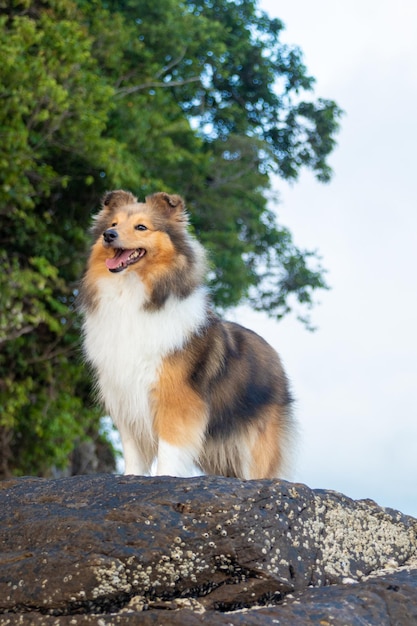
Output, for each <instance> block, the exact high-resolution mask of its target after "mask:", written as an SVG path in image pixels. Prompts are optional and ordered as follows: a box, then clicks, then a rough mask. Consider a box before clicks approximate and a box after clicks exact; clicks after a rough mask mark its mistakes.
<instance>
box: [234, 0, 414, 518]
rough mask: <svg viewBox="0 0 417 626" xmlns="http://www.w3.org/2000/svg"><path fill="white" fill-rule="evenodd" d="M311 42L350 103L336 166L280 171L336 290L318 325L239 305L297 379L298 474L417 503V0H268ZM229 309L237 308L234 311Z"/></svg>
mask: <svg viewBox="0 0 417 626" xmlns="http://www.w3.org/2000/svg"><path fill="white" fill-rule="evenodd" d="M259 6H260V8H262V9H264V10H266V11H267V13H268V14H269V15H270V16H271V17H279V18H280V19H281V20H282V21H283V22H284V24H285V26H286V29H285V33H284V34H283V37H282V40H283V41H284V42H285V43H291V44H296V45H298V46H300V48H301V49H302V50H303V53H304V62H305V64H306V66H307V68H308V71H309V73H310V74H311V75H312V76H314V77H315V78H316V85H315V95H316V96H317V97H324V98H330V99H334V100H335V101H336V102H337V104H338V105H339V106H340V107H341V108H342V109H343V110H344V111H345V114H344V116H343V118H342V120H341V131H340V132H339V134H338V137H337V142H338V147H337V148H336V149H335V151H334V152H333V154H332V156H331V158H330V161H329V162H330V165H331V166H332V168H333V170H334V176H333V179H332V181H331V183H330V184H327V185H323V184H322V183H319V182H317V181H316V180H315V178H314V176H313V175H311V174H310V173H309V172H305V173H303V175H301V177H300V178H299V180H298V181H297V182H296V183H295V184H293V185H289V184H287V183H285V182H283V181H282V180H280V179H276V180H275V181H274V189H275V190H277V191H278V192H279V197H280V202H279V204H278V206H277V207H276V209H275V210H276V211H277V214H278V220H279V222H280V223H281V224H283V225H285V226H288V227H289V228H290V230H291V232H292V233H293V237H294V240H295V243H296V244H297V246H299V247H300V248H306V249H317V250H318V251H319V253H320V255H321V257H322V261H321V262H322V265H323V266H324V267H325V268H326V269H327V270H328V273H327V282H328V283H329V284H330V286H331V290H329V291H325V292H321V293H320V294H318V296H317V299H318V301H319V303H318V304H317V306H315V307H314V309H313V310H312V313H311V316H312V322H313V324H314V325H315V326H316V327H317V330H316V331H315V332H314V333H311V332H309V331H307V330H306V329H305V328H304V326H303V325H302V324H301V323H300V322H298V321H296V319H295V316H291V317H288V318H286V319H285V320H283V321H282V322H279V323H277V322H276V321H274V320H271V319H269V318H267V317H266V316H265V315H263V314H259V313H254V312H251V311H249V310H248V309H242V308H241V309H238V310H237V311H235V312H234V313H233V315H232V319H234V320H235V321H239V322H240V323H242V324H244V325H245V326H248V327H250V328H252V329H253V330H255V331H256V332H258V333H259V334H261V335H262V336H263V337H265V339H267V340H268V341H269V342H270V343H271V344H272V345H273V346H274V347H275V348H276V349H277V350H278V352H279V353H280V355H281V357H282V359H283V361H284V364H285V366H286V369H287V372H288V375H289V377H290V379H291V383H292V389H293V394H294V396H295V398H296V403H295V415H296V417H297V420H298V424H299V443H298V446H297V455H296V462H295V465H294V470H293V473H292V474H291V476H290V478H291V479H292V480H294V481H296V482H302V483H305V484H307V485H308V486H309V487H312V488H320V489H333V490H336V491H340V492H342V493H344V494H345V495H347V496H349V497H351V498H354V499H359V498H370V499H373V500H375V501H376V502H377V503H378V504H380V505H381V506H386V507H391V508H394V509H399V510H401V511H402V512H403V513H407V514H410V515H414V516H416V517H417V329H416V326H417V278H416V273H417V211H416V204H417V203H416V187H417V122H416V115H417V3H416V2H415V0H395V1H394V0H367V1H366V2H363V0H349V1H348V0H339V1H338V2H335V1H334V0H314V2H311V0H286V1H279V0H261V1H260V3H259ZM229 317H230V316H229Z"/></svg>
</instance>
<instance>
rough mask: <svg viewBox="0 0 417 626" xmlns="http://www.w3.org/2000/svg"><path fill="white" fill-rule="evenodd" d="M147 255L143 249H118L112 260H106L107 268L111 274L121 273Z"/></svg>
mask: <svg viewBox="0 0 417 626" xmlns="http://www.w3.org/2000/svg"><path fill="white" fill-rule="evenodd" d="M145 253H146V250H144V249H143V248H138V249H137V250H125V249H124V248H116V253H115V255H114V257H113V258H112V259H106V266H107V269H109V270H110V272H121V271H122V270H125V269H126V268H127V267H129V265H133V263H137V262H138V261H139V259H141V258H142V257H143V256H144V255H145Z"/></svg>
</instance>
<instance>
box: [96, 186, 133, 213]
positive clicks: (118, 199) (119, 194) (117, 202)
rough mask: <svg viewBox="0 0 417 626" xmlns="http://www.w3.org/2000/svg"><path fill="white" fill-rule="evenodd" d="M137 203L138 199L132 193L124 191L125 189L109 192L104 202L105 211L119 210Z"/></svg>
mask: <svg viewBox="0 0 417 626" xmlns="http://www.w3.org/2000/svg"><path fill="white" fill-rule="evenodd" d="M135 202H137V198H135V196H134V195H133V194H132V193H130V191H123V189H117V190H115V191H108V192H107V193H106V194H105V195H104V198H103V200H102V205H103V209H105V208H107V209H109V210H110V211H113V210H114V209H117V208H118V207H119V206H125V205H126V204H134V203H135Z"/></svg>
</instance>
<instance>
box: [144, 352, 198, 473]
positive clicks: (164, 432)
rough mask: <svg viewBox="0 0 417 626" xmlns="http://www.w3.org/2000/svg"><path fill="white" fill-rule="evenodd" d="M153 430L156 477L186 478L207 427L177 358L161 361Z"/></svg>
mask: <svg viewBox="0 0 417 626" xmlns="http://www.w3.org/2000/svg"><path fill="white" fill-rule="evenodd" d="M153 406H154V415H155V417H154V430H155V434H156V436H157V438H158V458H157V467H156V474H157V475H158V476H162V475H168V476H179V477H188V476H196V475H198V474H200V473H201V472H200V470H198V469H197V467H196V463H195V462H196V459H198V458H199V455H200V452H201V449H202V446H203V441H204V435H205V431H206V426H207V413H208V412H207V406H206V403H205V402H204V400H203V399H202V398H201V396H200V395H199V394H198V393H197V392H196V391H195V390H194V389H193V388H192V387H191V385H190V384H189V383H188V377H187V364H186V363H185V361H184V360H183V359H181V357H174V356H173V357H171V358H170V359H167V361H165V363H164V365H163V367H162V369H161V374H160V378H159V381H158V385H157V386H156V387H155V389H154V392H153Z"/></svg>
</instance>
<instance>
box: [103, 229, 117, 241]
mask: <svg viewBox="0 0 417 626" xmlns="http://www.w3.org/2000/svg"><path fill="white" fill-rule="evenodd" d="M118 236H119V235H118V234H117V230H114V228H108V229H107V230H105V231H104V233H103V237H104V241H105V242H106V243H112V242H113V241H114V240H115V239H117V237H118Z"/></svg>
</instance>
